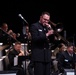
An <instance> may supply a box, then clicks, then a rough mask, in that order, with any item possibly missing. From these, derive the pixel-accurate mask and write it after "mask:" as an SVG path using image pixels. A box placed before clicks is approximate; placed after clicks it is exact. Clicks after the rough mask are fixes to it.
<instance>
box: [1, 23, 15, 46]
mask: <svg viewBox="0 0 76 75" xmlns="http://www.w3.org/2000/svg"><path fill="white" fill-rule="evenodd" d="M0 29H1V30H0V41H1V42H2V43H3V45H6V44H8V43H10V42H11V39H13V40H15V41H16V34H15V33H14V32H13V31H12V30H11V29H10V30H8V24H7V23H5V22H4V23H2V25H1V28H0Z"/></svg>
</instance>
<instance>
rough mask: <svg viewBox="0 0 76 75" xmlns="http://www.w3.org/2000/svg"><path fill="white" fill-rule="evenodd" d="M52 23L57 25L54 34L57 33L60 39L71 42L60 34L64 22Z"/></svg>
mask: <svg viewBox="0 0 76 75" xmlns="http://www.w3.org/2000/svg"><path fill="white" fill-rule="evenodd" d="M50 24H51V25H53V26H54V27H55V30H54V34H55V35H56V37H58V40H63V41H64V42H65V43H66V44H67V45H68V44H69V43H70V42H69V41H68V40H66V39H65V38H64V37H62V36H61V35H60V34H59V32H61V31H62V30H63V24H62V23H57V24H55V23H54V22H52V21H50Z"/></svg>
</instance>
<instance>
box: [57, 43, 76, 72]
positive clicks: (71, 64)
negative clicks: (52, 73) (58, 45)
mask: <svg viewBox="0 0 76 75" xmlns="http://www.w3.org/2000/svg"><path fill="white" fill-rule="evenodd" d="M57 60H58V69H59V72H60V73H63V72H64V69H75V62H76V54H75V52H74V46H73V45H72V44H69V45H68V46H67V49H66V50H65V51H62V52H61V54H60V55H59V56H58V57H57Z"/></svg>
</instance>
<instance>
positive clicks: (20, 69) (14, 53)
mask: <svg viewBox="0 0 76 75" xmlns="http://www.w3.org/2000/svg"><path fill="white" fill-rule="evenodd" d="M16 56H24V51H23V50H21V42H15V45H14V48H12V49H11V50H10V51H9V52H8V59H9V65H8V69H9V70H18V73H19V75H24V69H23V67H22V61H19V62H18V64H17V65H14V58H15V57H16Z"/></svg>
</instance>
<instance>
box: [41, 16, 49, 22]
mask: <svg viewBox="0 0 76 75" xmlns="http://www.w3.org/2000/svg"><path fill="white" fill-rule="evenodd" d="M42 18H43V17H42ZM43 19H44V20H45V21H48V22H49V21H50V20H49V19H45V18H43Z"/></svg>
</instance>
